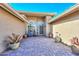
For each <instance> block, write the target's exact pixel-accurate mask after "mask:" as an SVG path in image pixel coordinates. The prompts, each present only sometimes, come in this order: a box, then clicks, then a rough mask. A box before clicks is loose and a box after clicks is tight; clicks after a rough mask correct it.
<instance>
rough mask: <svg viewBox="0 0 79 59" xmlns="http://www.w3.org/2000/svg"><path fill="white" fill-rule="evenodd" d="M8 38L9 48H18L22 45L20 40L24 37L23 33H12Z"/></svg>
mask: <svg viewBox="0 0 79 59" xmlns="http://www.w3.org/2000/svg"><path fill="white" fill-rule="evenodd" d="M8 38H9V48H11V49H17V48H18V47H19V46H20V40H21V39H22V35H16V34H14V33H12V35H11V36H8Z"/></svg>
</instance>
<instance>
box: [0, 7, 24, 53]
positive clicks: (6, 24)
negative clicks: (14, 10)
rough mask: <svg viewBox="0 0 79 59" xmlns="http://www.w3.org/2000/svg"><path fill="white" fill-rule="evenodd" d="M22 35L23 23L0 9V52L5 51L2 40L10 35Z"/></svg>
mask: <svg viewBox="0 0 79 59" xmlns="http://www.w3.org/2000/svg"><path fill="white" fill-rule="evenodd" d="M12 32H13V33H16V34H24V33H25V23H24V22H22V21H21V20H19V19H18V18H16V17H15V16H13V15H11V14H10V13H8V12H6V11H5V10H3V9H2V8H0V52H1V51H3V50H4V49H5V45H4V44H5V43H3V41H4V40H6V39H7V36H8V35H11V33H12Z"/></svg>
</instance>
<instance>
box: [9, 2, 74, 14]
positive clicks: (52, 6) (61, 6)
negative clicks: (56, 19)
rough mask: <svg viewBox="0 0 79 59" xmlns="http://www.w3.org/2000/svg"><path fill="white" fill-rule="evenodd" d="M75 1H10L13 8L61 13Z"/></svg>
mask: <svg viewBox="0 0 79 59" xmlns="http://www.w3.org/2000/svg"><path fill="white" fill-rule="evenodd" d="M74 4H75V3H10V5H11V6H12V7H13V8H14V9H15V10H21V11H28V12H47V13H56V14H57V15H59V14H61V13H62V12H64V11H65V10H67V9H68V8H70V7H71V6H73V5H74Z"/></svg>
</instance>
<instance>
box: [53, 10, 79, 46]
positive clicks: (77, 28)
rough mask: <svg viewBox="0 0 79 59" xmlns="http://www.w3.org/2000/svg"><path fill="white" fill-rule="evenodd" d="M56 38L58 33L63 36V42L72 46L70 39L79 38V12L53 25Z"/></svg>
mask: <svg viewBox="0 0 79 59" xmlns="http://www.w3.org/2000/svg"><path fill="white" fill-rule="evenodd" d="M52 29H53V34H54V37H55V35H56V32H59V33H60V34H61V38H62V41H63V42H64V43H66V44H68V45H71V43H70V39H71V38H73V37H75V36H77V37H78V38H79V11H77V12H75V13H73V14H70V15H68V16H66V17H64V18H61V19H59V21H56V22H54V23H52Z"/></svg>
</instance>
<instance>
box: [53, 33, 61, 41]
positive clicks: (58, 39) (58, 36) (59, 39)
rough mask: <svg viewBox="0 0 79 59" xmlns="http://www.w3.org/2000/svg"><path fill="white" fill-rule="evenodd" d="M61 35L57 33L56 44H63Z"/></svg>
mask: <svg viewBox="0 0 79 59" xmlns="http://www.w3.org/2000/svg"><path fill="white" fill-rule="evenodd" d="M60 36H61V34H59V33H58V32H56V36H55V38H54V39H55V42H62V39H61V37H60Z"/></svg>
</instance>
